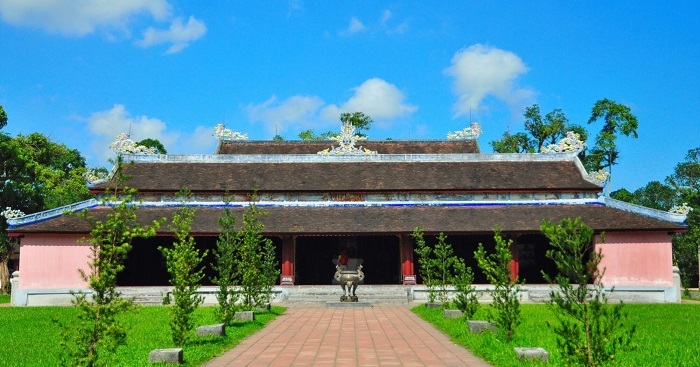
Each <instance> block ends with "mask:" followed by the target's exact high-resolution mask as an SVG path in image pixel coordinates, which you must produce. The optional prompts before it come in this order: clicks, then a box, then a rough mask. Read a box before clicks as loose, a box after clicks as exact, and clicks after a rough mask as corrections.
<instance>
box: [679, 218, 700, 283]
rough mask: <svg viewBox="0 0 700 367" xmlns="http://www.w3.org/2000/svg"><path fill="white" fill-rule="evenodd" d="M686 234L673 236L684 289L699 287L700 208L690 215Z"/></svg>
mask: <svg viewBox="0 0 700 367" xmlns="http://www.w3.org/2000/svg"><path fill="white" fill-rule="evenodd" d="M686 224H687V225H688V227H687V228H686V232H685V233H678V234H676V235H674V236H673V261H674V262H675V263H676V265H677V266H678V269H679V270H680V275H681V284H682V285H683V288H686V289H687V288H691V287H697V286H698V284H699V283H698V245H699V244H700V206H697V205H696V206H694V209H693V210H691V211H690V213H688V218H687V219H686Z"/></svg>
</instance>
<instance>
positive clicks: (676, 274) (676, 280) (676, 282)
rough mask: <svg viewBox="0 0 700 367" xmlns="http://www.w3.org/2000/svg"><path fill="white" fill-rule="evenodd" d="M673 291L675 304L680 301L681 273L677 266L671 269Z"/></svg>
mask: <svg viewBox="0 0 700 367" xmlns="http://www.w3.org/2000/svg"><path fill="white" fill-rule="evenodd" d="M673 291H674V292H675V293H676V294H675V297H674V301H675V302H680V301H681V271H680V269H678V267H677V266H674V267H673Z"/></svg>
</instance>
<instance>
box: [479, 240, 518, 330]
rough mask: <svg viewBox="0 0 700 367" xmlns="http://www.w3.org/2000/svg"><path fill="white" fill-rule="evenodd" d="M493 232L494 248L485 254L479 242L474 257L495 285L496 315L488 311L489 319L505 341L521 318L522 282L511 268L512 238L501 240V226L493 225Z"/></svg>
mask: <svg viewBox="0 0 700 367" xmlns="http://www.w3.org/2000/svg"><path fill="white" fill-rule="evenodd" d="M494 232H495V233H494V236H493V238H494V240H495V241H496V248H495V252H494V253H492V254H487V253H486V250H484V245H483V244H481V243H480V244H479V248H478V249H477V251H475V252H474V258H475V259H476V261H477V263H478V264H479V268H480V269H481V271H483V273H484V275H486V279H488V281H489V283H491V284H493V286H494V287H495V288H494V290H493V291H491V296H492V297H493V303H492V304H491V309H492V310H495V315H494V314H493V312H489V320H492V321H494V322H495V324H496V326H498V332H499V333H501V334H502V335H503V336H504V337H505V338H506V340H507V341H511V340H512V339H513V336H514V335H515V328H517V327H518V325H520V322H521V316H520V300H519V299H518V293H519V292H520V287H521V282H520V281H519V280H518V277H517V276H516V277H515V278H514V279H513V276H512V275H511V272H510V263H511V260H512V259H513V255H512V254H511V252H510V247H511V245H512V244H513V240H508V241H506V240H504V239H503V237H502V236H501V229H500V228H496V230H495V231H494Z"/></svg>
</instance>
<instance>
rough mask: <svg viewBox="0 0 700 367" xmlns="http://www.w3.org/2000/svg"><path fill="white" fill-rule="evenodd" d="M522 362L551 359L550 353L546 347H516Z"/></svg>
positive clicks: (516, 352)
mask: <svg viewBox="0 0 700 367" xmlns="http://www.w3.org/2000/svg"><path fill="white" fill-rule="evenodd" d="M515 354H517V355H518V360H519V361H520V362H524V361H543V362H548V361H549V353H547V351H546V350H544V348H515Z"/></svg>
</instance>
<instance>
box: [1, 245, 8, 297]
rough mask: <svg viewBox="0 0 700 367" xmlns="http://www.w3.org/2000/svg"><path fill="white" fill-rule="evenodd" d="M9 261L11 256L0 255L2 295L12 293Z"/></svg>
mask: <svg viewBox="0 0 700 367" xmlns="http://www.w3.org/2000/svg"><path fill="white" fill-rule="evenodd" d="M9 261H10V255H9V254H0V294H8V293H10V268H8V266H7V263H8V262H9Z"/></svg>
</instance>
